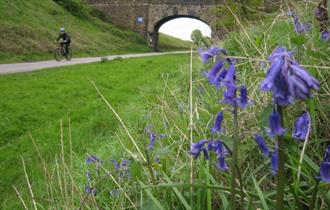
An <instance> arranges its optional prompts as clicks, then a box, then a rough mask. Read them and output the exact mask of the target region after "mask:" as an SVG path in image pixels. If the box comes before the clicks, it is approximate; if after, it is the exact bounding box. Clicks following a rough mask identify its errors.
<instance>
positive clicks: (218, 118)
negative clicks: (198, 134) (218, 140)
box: [211, 112, 223, 133]
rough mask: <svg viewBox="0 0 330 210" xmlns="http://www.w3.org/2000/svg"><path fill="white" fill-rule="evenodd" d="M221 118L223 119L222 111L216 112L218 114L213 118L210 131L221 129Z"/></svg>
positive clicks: (215, 131)
mask: <svg viewBox="0 0 330 210" xmlns="http://www.w3.org/2000/svg"><path fill="white" fill-rule="evenodd" d="M222 120H223V114H222V112H218V114H217V116H216V118H215V122H214V125H213V127H212V129H211V132H212V133H217V132H221V130H222V129H221V124H222Z"/></svg>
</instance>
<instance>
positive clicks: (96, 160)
mask: <svg viewBox="0 0 330 210" xmlns="http://www.w3.org/2000/svg"><path fill="white" fill-rule="evenodd" d="M101 162H102V161H101V160H100V159H99V158H98V157H96V156H94V155H91V156H88V157H87V158H86V164H91V163H101Z"/></svg>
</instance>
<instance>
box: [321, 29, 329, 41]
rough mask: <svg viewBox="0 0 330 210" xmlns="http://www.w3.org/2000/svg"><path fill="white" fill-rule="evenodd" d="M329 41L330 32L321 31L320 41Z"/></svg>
mask: <svg viewBox="0 0 330 210" xmlns="http://www.w3.org/2000/svg"><path fill="white" fill-rule="evenodd" d="M329 39H330V32H329V31H322V32H321V40H322V41H327V40H329Z"/></svg>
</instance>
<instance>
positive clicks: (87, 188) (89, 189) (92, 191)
mask: <svg viewBox="0 0 330 210" xmlns="http://www.w3.org/2000/svg"><path fill="white" fill-rule="evenodd" d="M85 192H86V193H87V194H91V195H94V196H95V195H96V193H97V190H96V188H95V187H93V188H92V187H90V186H88V185H86V186H85Z"/></svg>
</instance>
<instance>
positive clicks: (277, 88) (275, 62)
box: [261, 47, 320, 106]
mask: <svg viewBox="0 0 330 210" xmlns="http://www.w3.org/2000/svg"><path fill="white" fill-rule="evenodd" d="M269 61H270V62H271V66H270V68H269V69H268V72H267V75H266V78H265V80H264V81H262V82H261V90H262V91H271V92H272V94H273V101H274V103H276V104H278V105H281V106H284V105H289V104H292V103H293V102H294V101H295V100H296V99H301V100H305V99H306V98H308V97H311V96H312V92H311V91H312V89H314V90H319V88H320V83H319V82H318V81H317V80H316V79H315V78H314V77H313V76H311V75H310V74H309V73H308V72H307V71H306V70H305V69H304V68H303V67H301V66H300V65H299V64H298V62H297V61H295V60H294V58H293V53H292V52H289V51H287V50H286V49H285V48H283V47H279V48H277V49H275V50H274V51H273V53H272V54H271V55H270V56H269Z"/></svg>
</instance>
